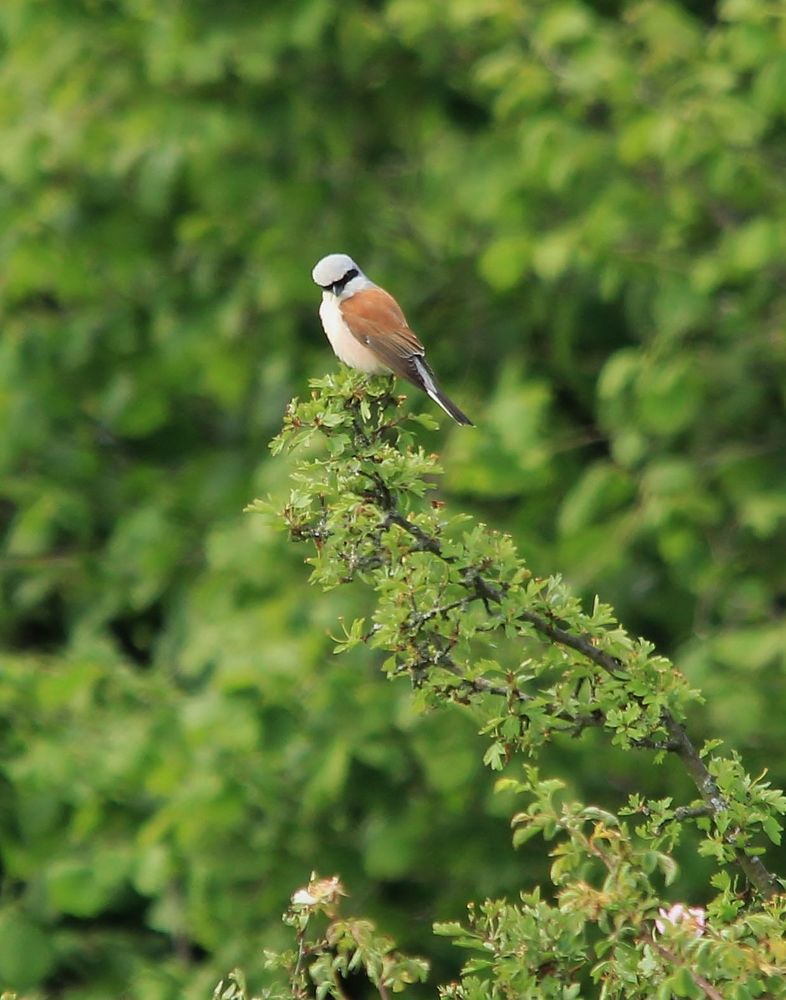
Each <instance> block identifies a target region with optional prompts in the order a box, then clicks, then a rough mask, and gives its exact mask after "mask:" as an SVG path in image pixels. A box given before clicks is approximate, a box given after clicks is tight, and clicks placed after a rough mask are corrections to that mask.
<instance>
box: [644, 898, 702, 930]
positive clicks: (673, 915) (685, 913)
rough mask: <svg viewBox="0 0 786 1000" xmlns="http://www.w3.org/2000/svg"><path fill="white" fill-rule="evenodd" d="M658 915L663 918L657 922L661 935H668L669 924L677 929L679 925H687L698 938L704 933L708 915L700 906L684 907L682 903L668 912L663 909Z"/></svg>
mask: <svg viewBox="0 0 786 1000" xmlns="http://www.w3.org/2000/svg"><path fill="white" fill-rule="evenodd" d="M658 915H659V916H660V917H661V918H662V919H661V920H656V921H655V926H656V927H657V929H658V933H659V934H665V933H666V925H667V924H671V925H672V926H675V927H676V926H677V925H678V924H686V925H687V926H688V927H690V928H692V930H693V933H694V935H695V936H696V937H701V936H702V934H703V933H704V924H705V920H706V914H705V912H704V910H703V909H702V908H701V907H700V906H683V904H682V903H675V904H674V906H672V907H671V908H670V909H668V910H665V909H664V908H663V907H661V908H660V909H659V910H658Z"/></svg>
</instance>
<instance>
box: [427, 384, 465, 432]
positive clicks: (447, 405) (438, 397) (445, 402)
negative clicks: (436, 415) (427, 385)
mask: <svg viewBox="0 0 786 1000" xmlns="http://www.w3.org/2000/svg"><path fill="white" fill-rule="evenodd" d="M426 392H427V393H428V394H429V396H431V398H432V399H433V400H434V402H435V403H439V405H440V406H441V407H442V409H443V410H444V411H445V413H449V414H450V416H451V417H453V419H454V420H455V421H456V423H457V424H463V425H464V426H465V427H474V426H475V425H474V424H473V423H472V421H471V420H470V419H469V417H468V416H467V415H466V413H463V412H462V411H461V410H460V409H459V408H458V407H457V406H456V404H455V403H454V402H453V400H452V399H448V397H447V396H446V395H445V393H444V392H443V391H442V390H441V389H439V388H437V387H436V386H434V391H433V392H432V391H431V390H430V389H426Z"/></svg>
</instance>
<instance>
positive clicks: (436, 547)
mask: <svg viewBox="0 0 786 1000" xmlns="http://www.w3.org/2000/svg"><path fill="white" fill-rule="evenodd" d="M370 478H371V479H372V482H373V483H374V489H372V491H371V494H370V496H369V499H371V500H372V501H374V502H376V504H377V505H378V506H379V508H380V511H381V512H382V514H383V519H382V524H383V526H384V527H389V526H392V525H396V526H397V527H399V528H401V529H402V530H403V531H405V532H406V533H407V534H409V535H410V536H411V537H412V538H413V539H414V541H415V543H416V547H415V550H416V551H425V552H431V553H432V554H433V555H434V556H436V557H437V558H439V559H441V560H442V561H443V562H446V563H449V564H455V562H456V560H455V557H453V556H449V555H446V554H445V553H444V552H443V551H442V546H441V544H440V540H439V538H438V537H437V536H435V535H432V534H430V533H429V532H427V531H425V530H424V529H423V528H421V527H420V525H418V524H415V523H413V522H412V521H410V520H409V519H408V518H407V517H406V516H405V515H404V514H403V512H402V511H401V510H400V508H399V507H398V504H397V502H396V497H395V495H394V493H393V491H392V490H391V489H390V488H389V487H388V485H387V483H386V482H385V481H384V479H383V478H382V476H381V475H380V474H379V473H378V472H374V473H372V474H371V475H370ZM462 582H463V585H464V587H465V588H466V589H468V590H470V592H471V593H474V594H475V595H476V596H478V597H480V598H481V599H482V600H483V602H484V604H486V606H487V607H488V604H489V603H494V604H500V603H501V602H502V601H503V598H504V589H503V588H501V587H500V586H499V585H495V584H493V583H491V582H490V581H489V580H488V579H486V577H485V576H484V575H483V574H482V573H481V572H480V571H479V570H478V569H476V568H473V567H469V568H468V569H467V570H466V572H465V574H464V577H463V581H462ZM458 604H461V602H458ZM431 617H433V615H432V616H431ZM518 618H519V620H520V621H524V622H527V623H528V624H529V625H531V626H532V627H533V628H534V629H535V631H536V632H537V633H538V634H540V635H542V636H543V637H544V638H546V639H547V640H548V641H549V642H550V643H552V644H556V645H560V646H565V647H567V648H569V649H572V650H573V651H574V652H576V653H579V654H580V655H581V656H583V657H584V658H585V659H587V660H589V661H590V662H592V663H594V664H595V665H596V666H598V667H600V668H601V669H602V670H604V671H606V672H607V673H609V674H610V675H611V676H612V677H614V678H615V679H618V680H624V678H625V677H626V676H627V673H628V672H627V670H626V669H625V665H624V664H623V663H622V661H621V660H620V659H619V658H617V657H616V656H612V655H611V654H609V653H607V652H605V651H604V650H602V649H599V648H598V647H597V646H596V645H595V644H594V643H593V642H592V640H591V638H590V637H588V636H586V635H579V634H576V633H574V632H571V631H570V630H569V629H568V628H566V627H565V625H564V623H561V622H558V621H550V620H548V619H547V618H545V617H543V616H542V615H538V614H536V613H535V612H532V611H529V610H526V609H523V610H521V611H520V612H519V613H518ZM440 666H445V662H444V660H442V662H441V663H440ZM452 672H456V673H459V674H460V670H459V668H458V667H456V665H455V664H452ZM481 687H482V686H481ZM475 690H478V686H477V682H475ZM485 690H486V691H487V693H492V694H496V695H499V696H502V695H503V694H504V695H505V696H507V697H510V691H509V690H507V689H505V688H500V687H498V686H490V687H489V688H486V689H485ZM518 697H519V698H520V700H524V699H525V698H526V697H527V696H525V695H523V693H522V692H519V694H518ZM557 717H561V718H565V713H561V714H560V713H558V714H557ZM565 721H568V722H569V723H571V724H572V725H573V726H576V725H577V724H578V720H577V718H576V717H572V716H568V718H567V719H566V720H565ZM603 721H604V720H602V717H601V720H600V721H598V720H596V718H595V717H594V716H593V717H592V723H591V724H593V725H602V724H603ZM582 723H583V724H579V725H580V729H581V728H584V725H585V724H586V722H585V720H582ZM661 723H662V725H663V728H664V729H665V730H666V732H667V733H668V737H669V738H668V740H667V741H665V742H661V741H651V740H648V739H647V738H644V739H640V740H638V741H636V740H634V741H632V742H633V743H634V744H635V745H638V746H639V747H642V748H650V749H657V750H665V751H668V752H670V753H674V754H676V756H677V757H678V758H679V759H680V760H681V761H682V764H683V766H684V767H685V769H686V771H687V772H688V774H689V775H690V777H691V779H692V781H693V783H694V784H695V786H696V788H697V789H698V792H699V795H700V796H701V798H702V801H703V802H704V807H705V808H706V810H707V812H706V813H704V814H709V815H711V816H712V817H713V818H716V817H719V816H720V815H721V814H722V813H724V812H725V811H726V809H727V808H728V805H727V803H726V801H725V799H724V797H723V795H722V794H721V791H720V789H719V787H718V784H717V782H716V781H715V779H714V778H713V776H712V775H711V774H710V772H709V770H708V768H707V766H706V764H705V763H704V761H703V760H702V758H701V755H700V754H699V752H698V750H697V749H696V747H695V745H694V744H693V742H692V741H691V739H690V737H689V736H688V733H687V730H686V729H685V727H684V726H683V725H682V723H680V722H679V721H678V720H677V719H676V718H675V717H674V715H673V714H672V713H671V712H670V711H668V710H664V711H663V712H662V713H661ZM580 729H579V731H580ZM736 833H737V831H735V830H731V831H728V832H726V833H724V840H725V842H726V844H727V845H728V846H729V847H731V848H732V849H733V851H734V855H735V858H736V861H737V864H738V865H739V867H740V868H741V869H742V871H743V872H744V874H745V876H746V878H747V879H748V881H749V883H750V884H751V885H752V886H754V887H755V888H756V890H757V891H758V892H760V893H761V894H762V896H764V897H771V896H773V895H774V894H775V893H776V892H778V891H779V882H778V880H777V879H776V877H775V875H774V874H772V873H771V872H770V871H769V870H768V869H767V868H766V867H765V865H764V864H763V863H762V861H761V859H760V858H758V857H753V856H750V855H748V854H747V853H746V852H745V851H744V850H743V849H742V848H740V847H739V846H738V845H737V843H736V842H735V841H736Z"/></svg>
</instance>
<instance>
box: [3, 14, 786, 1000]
mask: <svg viewBox="0 0 786 1000" xmlns="http://www.w3.org/2000/svg"><path fill="white" fill-rule="evenodd" d="M784 125H786V4H784V3H783V2H768V0H725V2H720V3H709V2H704V3H698V2H693V3H692V2H688V0H685V2H684V3H682V4H679V3H668V2H660V0H652V2H649V0H645V2H636V3H632V2H631V3H626V2H614V0H597V2H596V3H582V2H578V0H577V2H571V0H567V2H563V0H556V2H554V0H550V2H545V0H544V2H536V0H526V2H525V0H521V2H516V0H443V2H440V3H429V2H425V0H387V2H381V0H380V2H372V0H368V2H366V3H363V2H360V0H342V2H341V3H340V4H339V3H336V2H330V0H297V2H284V0H279V2H251V0H244V2H239V0H235V2H232V0H227V2H223V3H218V2H213V3H211V2H207V0H191V2H189V3H182V2H176V0H114V2H111V0H49V2H48V3H46V4H42V3H39V2H36V0H5V2H4V3H3V4H2V6H0V261H1V267H0V320H1V323H2V325H1V327H0V520H1V522H2V529H3V542H2V546H3V547H2V554H1V555H0V572H1V578H0V639H1V640H2V647H3V652H2V663H1V664H0V721H1V725H0V848H1V849H2V890H1V891H0V988H2V987H10V988H15V989H18V990H20V991H26V992H27V993H28V995H30V996H39V995H40V996H51V997H63V998H65V997H69V998H85V1000H87V998H96V1000H104V998H106V997H107V996H123V997H129V998H140V1000H159V998H160V1000H169V998H175V997H189V998H191V997H193V998H197V997H205V996H208V995H210V991H211V989H212V986H213V985H214V983H215V981H216V980H217V979H218V978H219V977H220V976H221V975H222V974H224V973H225V972H226V971H228V969H230V968H231V967H232V966H233V965H235V964H237V963H240V964H242V965H243V966H244V968H245V969H246V971H247V972H248V974H249V977H250V979H251V981H252V983H254V982H257V981H258V975H259V967H260V954H261V948H262V946H263V945H268V946H275V945H277V944H279V943H280V942H281V941H282V940H284V929H283V928H282V927H281V924H280V912H281V911H282V909H283V908H284V907H285V906H286V903H287V900H288V898H289V896H290V894H291V892H292V891H293V890H294V889H296V888H298V887H299V886H302V885H303V884H305V882H306V881H307V879H308V876H309V873H310V872H311V870H312V869H316V870H318V871H319V872H320V873H321V874H323V875H332V874H334V873H340V874H341V875H342V877H343V879H344V881H345V882H346V884H347V886H348V888H349V890H350V892H351V899H350V901H349V906H350V908H351V910H352V911H353V912H357V913H365V914H369V915H371V916H373V917H374V918H375V919H376V920H377V921H378V922H379V923H380V925H381V926H382V927H383V928H384V929H385V930H388V931H391V932H393V933H394V934H396V935H397V936H398V938H399V940H400V942H401V944H402V945H403V946H406V947H407V948H408V949H410V950H413V951H416V952H419V953H421V954H427V955H430V956H431V957H432V958H433V959H434V960H435V964H436V973H435V976H436V978H437V979H439V978H440V977H445V976H449V975H451V974H455V969H456V967H457V965H456V963H457V961H458V960H459V959H460V955H459V954H451V952H450V951H449V950H448V951H446V950H445V945H444V943H440V942H438V941H435V940H434V939H433V938H432V937H431V934H430V926H431V922H432V921H433V920H435V919H439V920H447V919H460V918H461V916H462V914H463V907H464V904H465V903H466V901H467V900H469V899H482V898H483V897H484V896H486V895H487V894H503V893H507V894H509V895H515V893H516V892H517V891H518V890H519V889H520V888H531V887H532V886H533V884H535V882H536V881H537V880H538V879H539V878H540V877H541V876H542V874H543V872H544V870H545V864H546V860H545V859H544V858H543V857H540V856H539V854H538V852H537V851H536V850H535V848H533V849H532V851H531V853H526V852H519V853H514V852H513V851H512V849H511V848H510V846H509V840H510V835H509V829H508V816H509V814H510V810H511V808H512V805H511V803H510V802H509V801H505V800H503V799H502V798H501V797H499V796H497V797H495V796H494V795H493V791H492V788H493V775H491V774H490V773H489V772H488V771H486V770H485V769H484V768H483V767H482V765H481V764H480V758H481V756H482V753H483V749H484V744H483V741H482V739H481V738H480V737H478V736H477V730H478V728H479V726H480V723H481V718H480V716H479V715H476V714H473V713H472V712H470V711H468V710H467V711H465V710H461V709H458V708H457V709H455V710H453V711H447V710H445V711H442V712H439V713H435V714H432V715H430V716H425V717H423V716H418V715H417V714H416V713H415V712H414V710H413V708H412V707H411V704H410V693H409V692H408V690H407V688H406V686H405V685H389V684H388V683H387V682H386V681H384V680H383V679H382V678H381V676H380V674H379V672H378V666H379V662H378V661H377V660H376V659H375V656H373V655H371V654H369V653H367V652H364V653H363V654H362V655H361V654H358V653H357V652H354V653H352V654H351V655H348V656H345V657H339V658H336V657H334V656H333V654H332V642H331V639H330V633H331V632H333V633H335V632H337V631H338V625H337V618H338V617H339V616H340V615H345V616H346V617H348V618H352V617H355V616H357V615H360V614H362V613H363V611H364V609H365V608H366V606H367V595H365V594H363V592H362V591H360V590H355V591H350V590H348V591H347V592H333V593H329V594H323V593H319V592H318V591H316V590H313V589H311V588H309V587H308V586H307V568H306V567H304V565H303V558H304V556H305V555H306V554H307V553H306V551H305V549H304V550H302V551H298V550H294V549H292V548H291V547H290V546H289V545H288V544H287V543H286V542H285V540H284V538H283V536H282V535H281V534H280V533H278V532H277V531H276V529H275V526H274V525H273V524H272V523H271V522H268V521H266V520H265V519H263V518H260V517H258V516H250V515H244V514H242V513H241V511H242V507H243V505H244V504H245V503H246V502H248V501H249V500H250V499H251V498H252V497H254V496H259V495H267V494H272V496H273V497H274V498H275V497H282V496H283V494H284V491H285V489H286V485H287V476H288V466H287V463H286V462H285V461H284V460H276V461H271V460H270V458H269V457H268V454H267V441H268V440H269V439H270V437H271V436H272V435H273V434H274V433H275V432H276V431H277V429H278V427H279V425H280V420H281V415H282V412H283V408H284V405H285V403H286V401H287V400H288V399H289V398H290V397H291V396H292V395H293V394H300V395H302V394H304V393H306V392H308V388H307V379H308V378H309V377H310V376H316V375H321V374H323V373H324V372H325V371H327V370H330V369H331V368H332V367H333V366H334V365H335V364H336V362H335V359H334V357H333V355H332V353H331V351H330V349H329V346H328V344H327V342H326V340H325V339H324V336H323V334H322V331H321V328H320V326H319V321H318V318H317V315H316V311H317V308H318V303H319V292H318V290H317V289H316V288H315V287H314V286H313V285H312V283H311V281H310V270H311V267H312V266H313V264H314V262H315V261H316V260H317V259H318V258H319V257H321V256H322V255H323V254H325V253H329V252H332V251H345V252H348V253H351V254H352V255H353V256H354V257H356V258H357V259H358V261H359V262H360V263H361V266H362V267H364V269H365V270H367V271H368V273H369V274H370V275H371V276H372V277H373V278H374V279H376V280H377V281H378V282H379V283H381V284H383V285H384V286H386V287H388V288H389V289H390V290H392V291H393V292H394V294H395V295H396V296H397V298H398V299H399V300H400V301H401V303H402V304H403V305H404V307H405V310H406V312H407V314H408V316H409V318H410V321H411V322H412V325H413V326H414V327H415V329H416V330H417V332H418V333H419V335H420V336H421V337H422V339H423V340H424V341H425V343H426V344H427V346H428V353H429V358H430V360H431V362H432V364H433V366H434V368H435V369H436V370H437V372H438V373H439V374H440V377H441V379H442V381H443V383H444V385H445V387H446V388H447V389H448V391H449V392H450V394H451V396H453V397H454V398H455V399H456V401H457V402H458V403H459V404H460V405H461V407H462V408H464V409H466V410H467V412H468V413H469V414H470V416H472V417H473V419H474V420H475V421H476V423H477V425H478V427H477V429H475V430H469V431H467V430H463V429H458V428H454V427H452V426H449V425H448V420H447V418H445V419H443V420H442V431H441V432H440V433H439V434H433V435H430V434H428V433H427V432H425V431H424V432H423V438H424V442H425V443H426V444H427V446H428V447H430V448H434V449H436V450H439V451H440V452H441V453H442V456H443V460H444V465H445V468H446V476H445V480H444V482H443V484H442V486H441V487H440V489H441V492H442V496H443V498H444V499H445V500H446V501H447V502H448V503H449V505H450V508H451V510H460V509H464V510H468V511H471V512H474V513H476V514H477V515H478V516H479V517H481V519H482V520H484V521H486V522H487V523H489V524H491V525H493V526H494V527H498V528H502V529H505V530H508V531H510V532H511V533H512V534H513V535H514V537H515V538H516V540H517V542H518V544H519V545H520V547H521V550H522V551H523V552H524V553H525V555H526V556H527V558H528V559H529V561H530V564H531V566H532V568H533V571H534V572H536V573H542V574H547V573H552V572H557V571H560V572H563V573H564V574H565V577H566V578H567V579H568V580H569V581H570V582H571V583H572V584H573V585H574V586H575V587H576V588H577V589H578V590H579V591H580V592H581V593H582V594H584V595H585V596H586V597H587V598H589V599H591V598H592V596H593V595H594V594H595V593H599V594H600V595H601V596H602V598H603V599H604V600H607V601H610V602H612V603H614V604H615V606H616V608H617V611H618V613H619V615H620V617H621V619H622V621H623V622H624V623H625V624H626V626H627V627H628V628H629V629H631V630H632V631H633V632H638V633H641V634H643V635H646V636H647V637H648V638H651V639H653V640H654V641H656V642H657V643H658V645H659V648H660V650H661V651H663V652H665V653H667V654H669V655H671V656H673V657H674V658H675V660H676V662H677V663H678V665H679V666H680V667H681V668H682V669H683V670H684V671H685V672H686V673H687V674H688V675H689V677H690V679H691V681H692V682H694V683H695V684H696V685H698V686H700V687H701V688H702V689H703V691H704V692H705V694H706V697H707V703H706V706H705V708H704V710H703V714H702V716H701V717H700V718H696V719H694V720H692V722H691V728H692V731H693V733H694V735H695V736H696V737H699V738H700V737H702V736H721V737H723V738H724V739H726V740H727V741H728V742H729V743H730V744H731V745H732V746H735V747H737V748H739V749H740V750H742V751H743V753H744V757H745V761H746V764H747V765H748V767H749V769H750V770H751V771H753V772H754V773H755V772H756V771H757V770H759V769H761V768H763V767H769V768H770V774H771V777H772V779H773V781H774V782H775V783H776V784H781V785H783V784H784V783H786V761H785V760H784V758H783V750H782V748H783V737H784V723H783V719H784V718H786V683H785V676H784V640H785V639H786V620H785V619H784V612H785V611H786V559H785V558H784V555H785V554H786V538H784V528H785V527H786V417H785V416H784V402H785V400H784V395H785V392H786V330H785V326H784V323H785V320H786V264H785V263H784V262H785V261H786V184H784V176H786V175H785V173H784V171H786V128H784ZM406 391H408V392H409V389H407V390H406ZM411 394H412V395H414V391H412V393H411ZM417 405H418V406H423V407H424V408H425V407H429V408H433V407H431V404H430V403H428V402H427V401H425V400H418V401H417ZM543 768H544V770H546V771H547V772H549V773H561V774H563V775H568V776H569V777H570V781H571V783H572V788H573V790H574V792H575V793H576V794H577V795H579V796H581V797H583V798H584V799H586V800H589V801H593V802H598V803H600V804H604V805H606V806H609V807H611V808H614V807H616V806H617V805H619V803H620V802H622V801H624V799H625V798H626V797H627V795H628V793H629V792H631V791H636V790H645V791H649V792H653V793H657V794H661V795H665V794H671V795H674V796H675V798H676V799H677V800H678V801H684V800H685V799H686V798H687V797H689V796H690V794H691V793H690V792H689V790H688V789H687V786H686V784H685V781H684V779H683V778H681V777H680V776H679V775H678V774H677V773H676V769H672V768H671V767H670V766H667V767H664V768H662V769H660V770H659V771H656V772H654V773H653V774H652V775H648V774H647V770H648V768H647V758H646V756H644V755H641V756H639V755H631V754H625V755H622V754H619V753H616V752H613V751H612V750H610V749H609V747H608V746H607V744H606V743H605V742H604V740H603V739H602V738H601V737H598V736H597V734H595V735H594V736H592V737H587V738H585V739H583V740H582V741H581V742H580V743H571V742H567V743H565V744H562V745H557V746H555V747H554V748H553V750H552V751H551V753H550V756H549V758H548V759H547V760H546V761H545V762H544V764H543ZM682 860H683V862H684V865H683V872H682V876H681V881H680V882H679V884H678V887H679V891H680V892H681V893H682V898H686V899H688V900H690V901H691V902H695V903H699V902H701V901H702V893H704V892H706V889H705V888H704V879H703V875H704V867H703V863H700V862H698V861H697V860H696V858H695V856H694V855H693V854H692V852H691V851H690V849H689V845H688V849H687V850H686V851H685V853H684V857H683V858H682ZM785 860H786V859H785V858H784V857H783V854H781V856H780V858H778V857H777V854H776V856H774V857H773V856H771V866H773V867H775V868H780V870H781V871H783V870H784V861H785Z"/></svg>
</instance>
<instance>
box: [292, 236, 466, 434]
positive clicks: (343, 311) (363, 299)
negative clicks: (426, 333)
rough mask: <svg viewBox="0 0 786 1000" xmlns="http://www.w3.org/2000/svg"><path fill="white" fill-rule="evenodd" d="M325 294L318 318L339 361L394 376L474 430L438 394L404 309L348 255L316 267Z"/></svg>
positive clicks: (327, 259)
mask: <svg viewBox="0 0 786 1000" xmlns="http://www.w3.org/2000/svg"><path fill="white" fill-rule="evenodd" d="M311 277H312V278H313V280H314V283H315V284H317V285H319V287H320V288H321V289H322V304H321V305H320V307H319V318H320V319H321V320H322V326H323V327H324V330H325V333H326V334H327V338H328V340H329V341H330V346H331V347H332V348H333V351H334V353H335V355H336V357H337V358H338V359H339V361H343V362H344V364H345V365H349V367H350V368H357V369H359V370H360V371H362V372H366V374H368V375H381V374H383V373H385V372H392V373H393V374H394V375H397V376H398V377H399V378H405V379H406V380H407V381H408V382H411V383H412V384H413V385H415V386H417V387H418V388H419V389H422V390H423V391H424V392H425V393H427V394H428V395H429V396H430V397H431V398H432V399H433V400H434V402H435V403H437V404H438V405H439V406H441V407H442V409H443V410H444V411H445V413H447V414H449V415H450V416H451V417H453V419H454V420H455V421H456V423H458V424H463V425H465V426H468V427H473V426H474V424H473V423H472V421H471V420H470V419H469V417H468V416H467V415H466V413H463V412H462V411H461V410H460V409H459V408H458V406H456V404H455V403H454V402H453V401H452V400H451V399H448V397H447V396H446V395H445V393H444V392H443V391H442V390H441V389H440V387H439V385H438V384H437V379H436V376H435V375H434V372H433V371H432V370H431V367H430V365H429V363H428V362H427V361H426V357H425V349H424V347H423V345H422V344H421V342H420V341H419V340H418V338H417V336H416V334H415V333H414V332H413V330H412V329H411V327H410V325H409V323H408V322H407V320H406V317H405V316H404V313H403V311H402V309H401V306H400V305H399V304H398V302H396V300H395V299H394V298H393V296H392V295H391V294H390V293H389V292H386V291H385V289H384V288H380V287H379V285H376V284H374V282H373V281H372V280H371V279H370V278H369V277H367V276H366V275H365V274H364V273H363V272H362V271H361V270H360V268H359V267H358V265H357V264H356V263H355V262H354V260H352V258H351V257H350V256H349V255H348V254H345V253H331V254H328V255H327V257H323V258H322V259H321V260H320V261H318V262H317V263H316V264H315V265H314V269H313V271H312V272H311Z"/></svg>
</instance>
